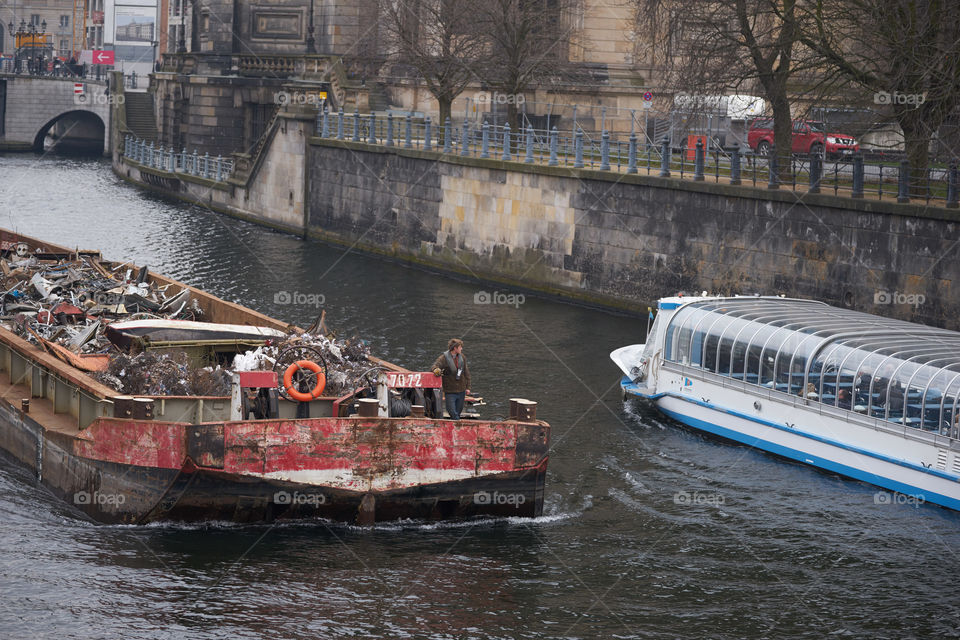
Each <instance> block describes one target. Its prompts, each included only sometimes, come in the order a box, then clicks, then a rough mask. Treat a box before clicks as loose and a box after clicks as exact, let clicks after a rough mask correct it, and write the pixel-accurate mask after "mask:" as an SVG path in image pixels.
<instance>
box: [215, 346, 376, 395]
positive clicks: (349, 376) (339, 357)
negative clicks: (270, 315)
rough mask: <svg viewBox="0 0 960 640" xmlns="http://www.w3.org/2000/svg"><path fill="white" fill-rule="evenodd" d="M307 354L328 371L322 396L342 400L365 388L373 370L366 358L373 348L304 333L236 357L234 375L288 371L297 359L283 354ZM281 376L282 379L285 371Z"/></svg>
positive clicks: (306, 355) (307, 356) (308, 357)
mask: <svg viewBox="0 0 960 640" xmlns="http://www.w3.org/2000/svg"><path fill="white" fill-rule="evenodd" d="M301 351H302V352H304V353H305V357H306V358H307V359H322V361H323V362H322V363H318V364H321V365H322V366H323V367H324V369H325V371H326V380H327V383H326V388H325V389H324V392H323V395H325V396H339V395H342V394H344V393H346V392H347V391H352V390H353V389H354V388H355V387H356V386H358V385H361V384H366V383H365V382H364V381H363V378H364V377H365V376H367V375H369V374H370V372H371V370H372V369H375V367H372V366H371V364H370V361H369V360H368V359H367V356H369V355H370V347H369V346H367V344H366V343H365V342H364V341H363V340H360V339H358V338H351V339H336V338H328V337H327V336H324V335H313V334H310V333H303V334H301V335H290V336H288V337H287V339H286V340H283V341H280V342H276V343H273V344H269V345H265V346H262V347H257V348H256V349H253V350H250V351H247V352H245V353H241V354H237V355H236V356H235V357H234V359H233V370H234V371H258V370H264V369H276V368H277V364H278V362H279V363H280V364H281V365H282V366H281V367H280V368H281V369H285V368H286V360H288V359H290V360H291V361H292V360H296V359H298V357H294V358H292V359H291V358H287V357H284V354H287V353H290V352H293V353H300V352H301ZM309 352H316V353H318V354H319V356H320V357H319V358H312V357H311V356H310V355H309ZM277 373H278V374H280V375H281V376H282V375H283V372H282V371H278V372H277Z"/></svg>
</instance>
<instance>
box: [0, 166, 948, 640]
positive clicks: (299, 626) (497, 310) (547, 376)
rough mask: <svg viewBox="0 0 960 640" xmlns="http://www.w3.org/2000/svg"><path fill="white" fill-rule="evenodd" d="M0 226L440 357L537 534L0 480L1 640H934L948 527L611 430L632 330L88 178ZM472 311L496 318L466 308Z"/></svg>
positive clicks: (890, 504)
mask: <svg viewBox="0 0 960 640" xmlns="http://www.w3.org/2000/svg"><path fill="white" fill-rule="evenodd" d="M0 203H2V205H0V206H2V209H0V226H3V227H8V228H12V229H16V230H17V231H21V232H24V233H27V234H30V235H34V236H38V237H42V238H46V239H49V240H51V241H53V242H57V243H60V244H65V245H68V246H77V247H80V248H89V249H94V248H95V249H102V250H103V252H104V254H105V255H106V256H107V257H109V258H116V259H130V260H135V261H136V262H137V263H139V264H147V265H149V266H150V267H151V268H153V269H155V270H157V271H159V272H162V273H165V274H168V275H171V276H174V277H176V278H178V279H181V280H183V281H186V282H188V283H190V284H192V285H196V286H198V287H201V288H203V289H206V290H208V291H210V292H212V293H214V294H216V295H219V296H221V297H223V298H226V299H228V300H234V301H237V302H241V303H243V304H245V305H248V306H250V307H253V308H255V309H257V310H259V311H262V312H264V313H266V314H268V315H271V316H274V317H277V318H282V319H285V320H289V321H292V322H296V323H299V324H306V323H309V322H310V321H312V320H313V318H314V317H315V316H316V315H317V307H316V306H315V304H314V303H315V302H318V301H320V300H321V299H322V300H323V303H324V308H325V309H326V311H327V323H328V325H329V326H330V327H331V328H335V329H336V330H337V331H338V333H339V334H340V335H356V336H361V337H363V338H365V339H367V340H369V341H370V342H371V344H372V347H373V349H374V352H375V353H376V354H378V355H380V356H382V357H384V358H387V359H388V360H391V361H394V362H397V363H399V364H403V365H406V366H408V367H411V368H423V367H426V366H428V365H429V364H430V363H431V362H432V360H433V358H434V357H435V356H436V355H437V354H438V353H440V351H442V350H443V348H444V346H445V344H446V341H447V339H448V338H449V337H451V336H461V337H463V338H464V340H465V343H466V345H465V353H466V354H467V355H468V357H469V358H470V363H471V371H472V373H473V379H474V384H473V386H474V388H475V391H477V392H479V393H481V394H482V395H484V396H485V397H486V398H487V399H488V401H489V403H490V406H489V407H487V408H486V415H488V416H495V415H502V414H503V413H505V406H504V405H505V403H504V401H505V400H506V399H507V398H508V397H511V396H516V395H522V396H525V397H528V398H531V399H536V400H538V401H539V403H540V408H539V415H540V417H542V418H544V419H546V420H548V421H549V422H550V423H551V424H552V425H553V442H552V451H551V460H550V468H549V473H548V477H547V491H546V494H547V498H546V506H545V515H544V516H543V517H541V518H538V519H536V520H524V519H519V518H518V519H506V520H489V521H481V522H470V523H460V524H439V525H438V524H422V523H406V524H399V525H382V526H378V527H376V528H374V529H372V530H367V529H360V528H354V527H348V526H342V525H336V526H332V525H330V526H328V525H326V524H323V523H300V524H285V525H279V526H270V525H260V526H235V525H228V524H222V523H211V524H209V525H205V526H178V525H163V526H150V527H145V528H144V527H124V526H102V525H94V524H90V523H89V522H87V521H85V520H83V519H82V518H81V517H79V515H78V514H77V513H76V512H74V511H73V510H72V508H71V507H70V506H69V505H66V504H64V503H62V502H60V501H59V500H57V499H55V498H53V497H51V496H50V495H49V494H48V493H47V492H46V491H45V490H44V489H43V488H42V487H38V486H37V485H36V484H35V483H34V481H33V479H32V476H31V475H30V474H28V473H26V472H24V471H23V470H22V469H21V468H19V467H17V466H15V465H14V464H12V463H10V462H9V461H6V460H3V461H0V602H2V604H0V637H3V638H8V637H9V638H13V637H17V638H20V637H24V638H56V639H57V640H60V639H64V638H181V637H190V638H285V639H286V638H290V639H293V638H451V639H452V638H663V637H674V638H688V637H689V638H695V637H710V638H756V637H805V638H823V637H826V636H839V637H871V638H909V637H955V636H957V635H958V606H960V605H958V603H957V598H956V594H955V593H954V592H953V590H952V589H953V587H952V586H951V585H952V584H953V583H952V578H951V577H950V576H956V575H958V574H960V558H958V555H957V553H958V551H957V550H958V548H960V514H957V513H953V512H950V511H947V510H944V509H940V508H937V507H932V506H929V505H920V506H917V505H913V504H896V499H895V498H894V499H892V500H891V499H890V498H891V496H890V494H886V493H879V494H878V493H877V491H876V490H875V489H874V488H873V487H871V486H869V485H866V484H862V483H858V482H853V481H849V480H844V479H841V478H839V477H837V476H834V475H830V474H826V473H822V472H818V471H815V470H812V469H810V468H807V467H804V466H800V465H798V464H793V463H790V462H786V461H783V460H780V459H777V458H773V457H771V456H768V455H765V454H762V453H758V452H756V451H753V450H750V449H748V448H746V447H742V446H735V445H731V444H726V443H721V442H718V441H714V440H710V439H707V438H705V437H702V436H700V435H698V434H696V433H693V432H690V431H688V430H685V429H682V428H680V427H679V426H678V425H677V424H676V423H673V422H672V421H670V420H668V419H665V418H663V417H661V416H659V415H657V414H656V413H653V412H651V411H650V410H648V409H646V408H644V407H642V406H640V405H637V404H632V403H627V404H626V405H625V404H624V403H623V401H622V399H621V396H620V393H619V391H618V387H617V379H618V371H617V369H616V368H615V366H614V365H613V364H612V363H611V362H610V360H609V359H608V357H607V354H608V352H609V351H610V350H612V349H613V348H615V347H618V346H621V345H624V344H629V343H632V342H641V341H642V338H643V330H644V325H645V323H644V321H643V320H637V319H631V318H625V317H622V316H616V315H611V314H608V313H604V312H601V311H596V310H589V309H584V308H580V307H576V306H572V305H567V304H562V303H559V302H555V301H550V300H545V299H539V298H535V297H532V296H529V295H528V296H526V298H525V299H521V298H518V297H515V298H507V297H506V295H507V294H511V293H515V292H511V291H507V290H504V289H500V290H496V289H495V288H493V287H490V286H486V285H478V284H476V283H470V282H463V281H457V280H453V279H449V278H445V277H442V276H438V275H434V274H428V273H424V272H422V271H418V270H415V269H410V268H406V267H404V266H401V265H398V264H394V263H390V262H387V261H384V260H381V259H378V258H373V257H368V256H364V255H360V254H357V253H352V252H348V251H345V250H344V249H342V248H336V247H330V246H327V245H323V244H319V243H316V242H305V241H302V240H300V239H298V238H295V237H292V236H288V235H283V234H278V233H274V232H271V231H269V230H265V229H262V228H259V227H256V226H254V225H250V224H246V223H242V222H238V221H235V220H232V219H230V218H226V217H223V216H220V215H217V214H214V213H211V212H209V211H206V210H204V209H203V208H202V207H196V206H193V207H191V206H187V205H184V204H178V203H171V202H168V201H165V200H163V199H160V198H157V197H154V196H152V195H149V194H146V193H145V192H142V191H139V190H137V189H136V188H133V187H130V186H128V185H126V184H124V183H123V182H122V181H120V180H119V179H117V178H116V177H115V176H114V175H113V174H112V172H111V171H110V167H109V165H108V164H107V163H106V162H105V161H103V160H99V159H95V160H90V159H73V158H62V157H61V158H58V157H53V156H46V157H40V156H33V155H7V156H0ZM495 291H498V293H499V294H501V295H498V296H491V297H495V298H496V299H498V300H500V301H501V302H502V301H505V300H509V301H511V302H513V304H475V303H474V301H475V296H477V295H478V294H480V293H481V292H486V293H488V294H493V293H494V292H495ZM284 292H286V294H289V295H284ZM660 293H664V292H651V297H655V296H656V295H657V294H660ZM294 294H297V295H294ZM308 296H312V297H308ZM321 296H322V298H321ZM288 298H290V299H295V300H299V301H300V302H301V304H299V305H297V304H281V303H282V302H284V301H285V300H286V299H288Z"/></svg>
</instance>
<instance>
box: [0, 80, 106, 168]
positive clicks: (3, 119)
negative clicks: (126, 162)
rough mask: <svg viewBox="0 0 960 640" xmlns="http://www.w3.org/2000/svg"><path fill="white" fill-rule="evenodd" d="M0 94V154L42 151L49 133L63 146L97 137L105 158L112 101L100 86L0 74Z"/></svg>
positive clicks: (104, 84)
mask: <svg viewBox="0 0 960 640" xmlns="http://www.w3.org/2000/svg"><path fill="white" fill-rule="evenodd" d="M76 84H80V85H81V86H82V93H77V92H75V85H76ZM0 94H2V95H0V110H2V113H0V123H2V129H0V149H11V150H29V149H34V150H38V149H43V145H44V139H45V137H46V136H47V134H48V133H52V134H53V136H54V139H55V140H56V141H58V142H64V143H66V142H68V141H69V140H70V139H71V137H73V139H74V142H75V143H85V144H88V145H89V144H90V143H91V141H92V140H97V139H99V138H102V150H103V153H105V154H108V153H109V151H110V149H111V147H110V132H111V126H110V124H111V104H112V103H113V101H114V100H116V99H118V96H115V95H111V94H108V93H107V84H106V82H103V81H96V80H86V79H73V78H48V77H31V76H20V75H13V74H0ZM121 95H122V94H121Z"/></svg>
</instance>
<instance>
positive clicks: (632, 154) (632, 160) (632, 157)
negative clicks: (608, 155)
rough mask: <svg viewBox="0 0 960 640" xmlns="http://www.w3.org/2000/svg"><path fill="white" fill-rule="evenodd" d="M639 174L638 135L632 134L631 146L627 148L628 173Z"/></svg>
mask: <svg viewBox="0 0 960 640" xmlns="http://www.w3.org/2000/svg"><path fill="white" fill-rule="evenodd" d="M636 172H637V134H635V133H631V134H630V146H629V147H627V173H636Z"/></svg>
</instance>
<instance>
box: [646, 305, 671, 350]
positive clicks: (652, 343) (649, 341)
mask: <svg viewBox="0 0 960 640" xmlns="http://www.w3.org/2000/svg"><path fill="white" fill-rule="evenodd" d="M665 317H667V315H666V314H661V313H659V312H658V313H657V315H656V316H655V317H654V318H653V324H652V325H651V326H650V332H649V333H648V334H647V337H646V344H645V345H644V347H643V357H644V358H649V357H650V356H652V355H653V352H654V350H655V349H656V345H657V342H659V338H660V334H661V332H662V331H663V325H664V320H663V319H664V318H665Z"/></svg>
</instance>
